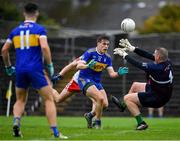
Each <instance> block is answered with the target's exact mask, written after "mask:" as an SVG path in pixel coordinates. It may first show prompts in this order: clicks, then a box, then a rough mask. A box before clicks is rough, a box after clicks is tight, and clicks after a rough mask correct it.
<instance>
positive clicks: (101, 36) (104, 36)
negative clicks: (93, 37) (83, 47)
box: [97, 35, 109, 43]
mask: <svg viewBox="0 0 180 141" xmlns="http://www.w3.org/2000/svg"><path fill="white" fill-rule="evenodd" d="M102 40H108V41H109V37H108V36H106V35H100V36H98V38H97V43H98V42H101V41H102Z"/></svg>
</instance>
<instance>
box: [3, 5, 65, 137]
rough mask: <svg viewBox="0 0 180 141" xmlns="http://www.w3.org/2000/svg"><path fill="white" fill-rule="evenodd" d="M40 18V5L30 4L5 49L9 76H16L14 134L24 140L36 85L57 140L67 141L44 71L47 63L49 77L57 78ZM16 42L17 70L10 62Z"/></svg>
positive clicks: (5, 61)
mask: <svg viewBox="0 0 180 141" xmlns="http://www.w3.org/2000/svg"><path fill="white" fill-rule="evenodd" d="M38 16H39V10H38V6H37V5H36V4H34V3H28V4H26V5H25V7H24V17H25V21H24V22H22V23H21V24H20V25H18V26H17V27H16V28H14V29H13V30H12V31H11V33H10V35H9V37H8V39H7V41H6V42H5V44H4V46H3V48H2V56H3V61H4V64H5V69H6V73H7V75H9V76H11V75H13V74H14V73H16V102H15V104H14V108H13V114H14V121H13V134H14V136H15V137H22V134H21V131H20V127H21V125H20V120H21V116H22V113H23V112H24V108H25V104H26V99H27V96H28V88H29V86H30V85H32V87H33V88H35V89H37V90H38V93H39V94H40V95H41V96H42V97H43V99H44V100H45V102H44V103H45V111H46V116H47V118H48V122H49V124H50V128H51V131H52V133H53V135H54V137H60V138H67V137H66V136H63V135H62V134H61V133H60V132H59V131H58V128H57V123H56V107H55V104H54V101H53V96H52V87H51V86H50V85H48V83H47V80H46V78H45V74H44V72H43V66H44V62H43V60H44V61H45V63H46V67H47V69H48V73H49V76H50V77H51V76H53V74H54V67H53V63H52V59H51V52H50V49H49V45H48V42H47V35H46V30H45V28H44V27H43V26H41V25H39V24H37V23H36V20H37V18H38ZM11 43H13V45H14V47H15V51H16V67H13V66H12V65H11V62H10V57H9V49H10V47H11Z"/></svg>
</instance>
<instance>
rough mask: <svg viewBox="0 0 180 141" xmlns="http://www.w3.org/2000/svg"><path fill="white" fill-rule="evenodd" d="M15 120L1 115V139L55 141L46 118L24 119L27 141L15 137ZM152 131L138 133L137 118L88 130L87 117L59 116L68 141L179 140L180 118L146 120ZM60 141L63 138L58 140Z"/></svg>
mask: <svg viewBox="0 0 180 141" xmlns="http://www.w3.org/2000/svg"><path fill="white" fill-rule="evenodd" d="M12 121H13V117H9V118H7V117H4V116H0V140H52V139H54V138H52V137H51V135H50V129H49V126H48V123H47V119H46V118H45V117H43V116H42V117H36V116H27V117H23V118H22V122H21V124H22V126H21V130H22V133H23V136H24V137H23V138H14V137H13V136H12ZM145 121H146V122H147V123H148V125H149V128H148V129H147V130H145V131H136V130H135V126H136V121H135V119H134V118H117V117H116V118H114V117H103V118H102V125H103V128H102V129H100V130H97V129H87V128H86V121H85V119H84V118H83V117H58V125H59V129H60V131H61V132H62V133H63V134H64V135H67V136H68V137H69V139H68V140H179V139H180V118H162V119H159V118H152V119H146V118H145ZM56 140H59V139H56Z"/></svg>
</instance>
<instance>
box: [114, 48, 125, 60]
mask: <svg viewBox="0 0 180 141" xmlns="http://www.w3.org/2000/svg"><path fill="white" fill-rule="evenodd" d="M114 54H118V55H120V56H122V57H123V58H125V56H126V55H128V54H127V53H126V52H125V51H124V50H123V49H122V48H115V49H114Z"/></svg>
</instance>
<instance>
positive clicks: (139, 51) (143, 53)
mask: <svg viewBox="0 0 180 141" xmlns="http://www.w3.org/2000/svg"><path fill="white" fill-rule="evenodd" d="M134 52H135V53H136V54H138V55H139V56H142V57H144V58H148V59H150V60H153V61H154V60H155V59H154V55H152V54H151V53H149V52H147V51H145V50H142V49H140V48H135V50H134Z"/></svg>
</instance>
